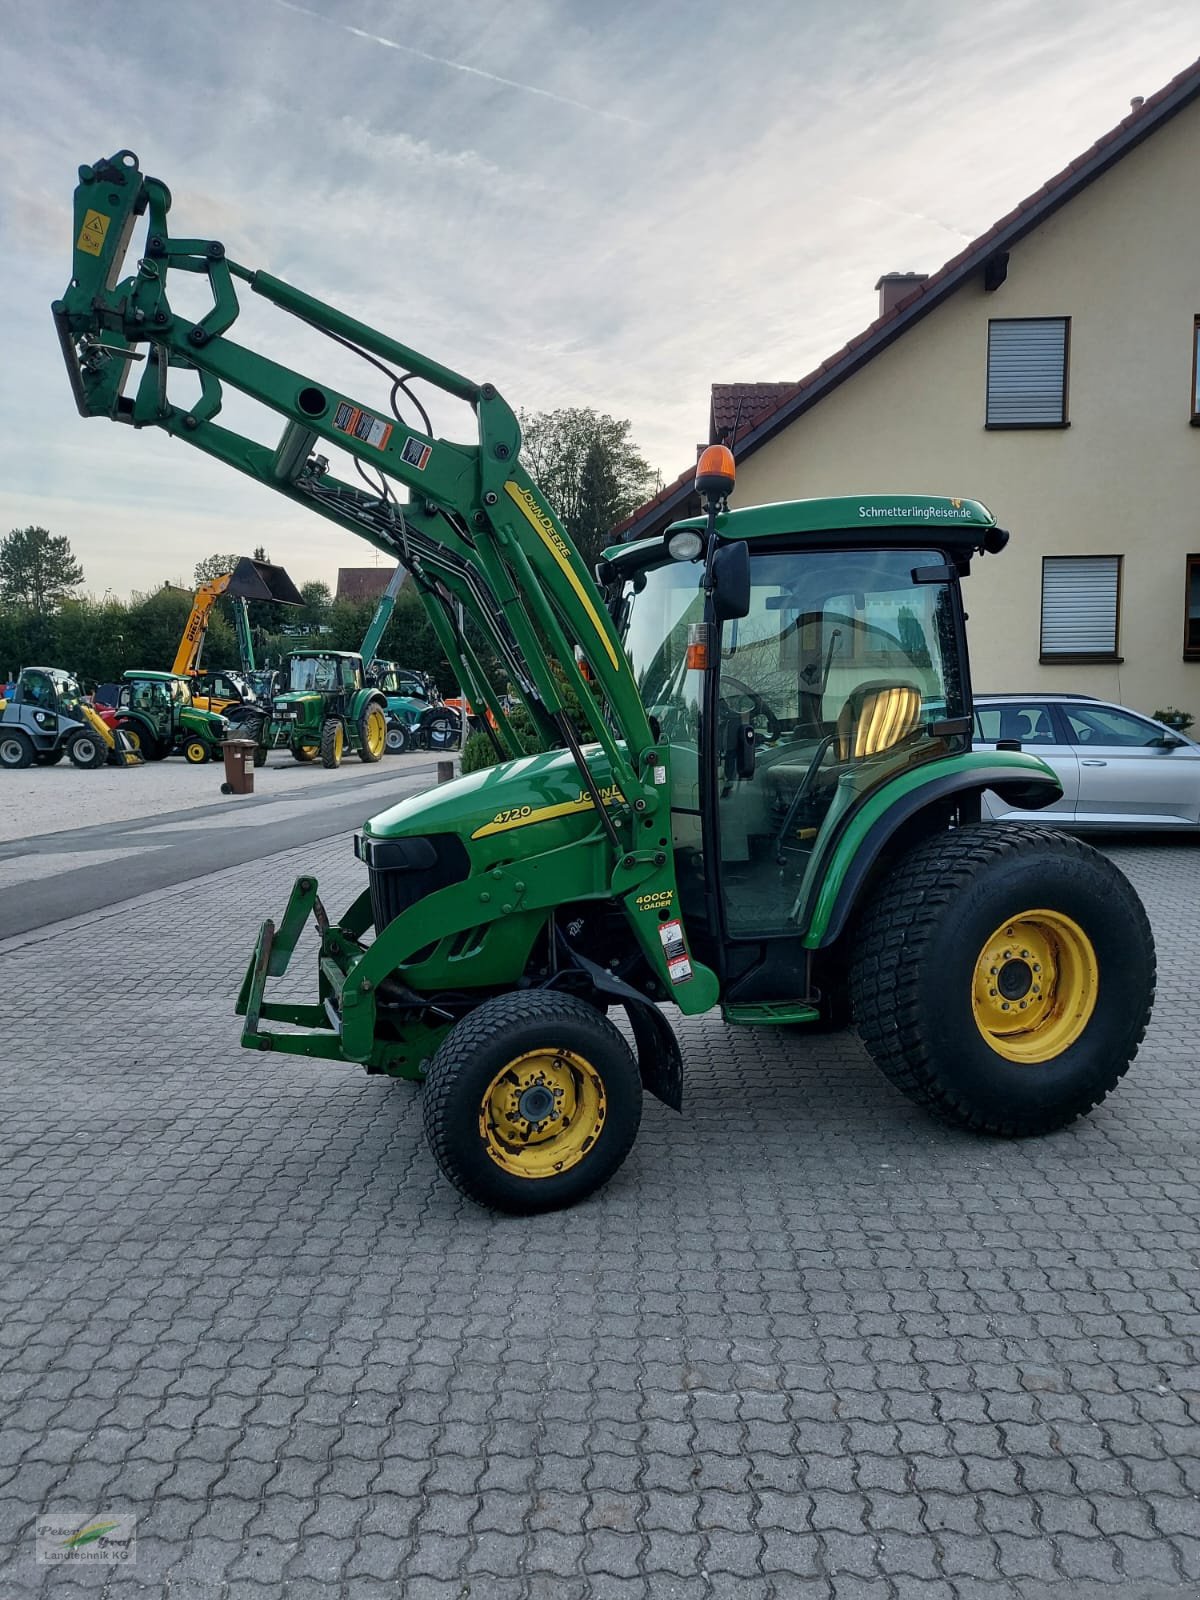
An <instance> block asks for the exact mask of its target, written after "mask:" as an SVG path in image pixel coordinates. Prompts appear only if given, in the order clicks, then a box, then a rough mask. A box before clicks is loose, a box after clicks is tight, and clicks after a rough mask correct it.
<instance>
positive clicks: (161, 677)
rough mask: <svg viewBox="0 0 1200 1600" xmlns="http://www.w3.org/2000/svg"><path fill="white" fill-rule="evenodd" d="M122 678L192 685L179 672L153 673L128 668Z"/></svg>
mask: <svg viewBox="0 0 1200 1600" xmlns="http://www.w3.org/2000/svg"><path fill="white" fill-rule="evenodd" d="M121 676H122V678H153V679H154V681H155V682H156V683H188V684H190V683H191V679H190V678H185V677H183V675H182V674H181V673H178V672H151V671H149V670H143V669H142V668H141V667H127V668H126V669H125V671H124V672H123V673H122V674H121Z"/></svg>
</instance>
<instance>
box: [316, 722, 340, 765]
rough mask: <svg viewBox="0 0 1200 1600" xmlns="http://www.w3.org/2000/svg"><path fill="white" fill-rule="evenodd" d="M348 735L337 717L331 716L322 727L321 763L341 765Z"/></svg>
mask: <svg viewBox="0 0 1200 1600" xmlns="http://www.w3.org/2000/svg"><path fill="white" fill-rule="evenodd" d="M345 741H346V735H345V732H344V730H343V728H342V725H341V723H340V722H339V721H338V720H337V718H336V717H331V718H330V719H329V721H328V722H327V723H326V724H325V726H324V727H323V728H322V729H321V765H322V766H323V767H340V766H341V764H342V750H343V748H344V746H345Z"/></svg>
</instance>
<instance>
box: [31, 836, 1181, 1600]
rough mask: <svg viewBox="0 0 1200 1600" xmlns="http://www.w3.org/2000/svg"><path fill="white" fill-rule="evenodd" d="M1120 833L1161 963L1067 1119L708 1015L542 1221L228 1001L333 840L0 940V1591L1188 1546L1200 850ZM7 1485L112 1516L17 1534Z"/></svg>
mask: <svg viewBox="0 0 1200 1600" xmlns="http://www.w3.org/2000/svg"><path fill="white" fill-rule="evenodd" d="M1114 853H1115V854H1116V856H1117V858H1118V860H1119V861H1120V863H1121V864H1122V866H1123V867H1124V868H1125V869H1126V870H1127V871H1128V872H1129V873H1130V874H1131V876H1132V877H1133V878H1134V880H1135V882H1136V883H1137V885H1138V887H1139V888H1140V890H1141V892H1142V894H1143V896H1144V897H1145V899H1146V902H1147V905H1148V908H1149V910H1150V913H1151V917H1152V919H1153V921H1154V924H1155V931H1156V933H1157V936H1158V940H1159V948H1160V956H1161V963H1162V983H1161V988H1160V995H1159V1003H1158V1009H1157V1012H1156V1016H1155V1021H1154V1024H1153V1026H1152V1029H1151V1032H1150V1035H1149V1037H1148V1039H1147V1042H1146V1045H1145V1048H1144V1051H1143V1054H1142V1056H1141V1058H1140V1059H1139V1061H1138V1062H1137V1063H1136V1065H1135V1067H1134V1069H1133V1072H1132V1074H1131V1076H1130V1077H1129V1079H1128V1080H1127V1081H1126V1083H1125V1085H1124V1086H1123V1087H1122V1088H1121V1089H1120V1090H1119V1091H1118V1093H1117V1094H1116V1095H1115V1096H1114V1097H1113V1099H1112V1100H1110V1102H1109V1103H1108V1105H1107V1106H1106V1107H1104V1108H1102V1109H1101V1110H1100V1111H1099V1112H1098V1113H1096V1114H1095V1115H1094V1116H1093V1117H1092V1118H1091V1119H1090V1120H1089V1121H1087V1122H1085V1123H1082V1124H1080V1125H1079V1126H1078V1127H1077V1128H1075V1129H1072V1130H1070V1131H1068V1132H1066V1133H1063V1134H1060V1135H1058V1136H1056V1137H1054V1138H1050V1139H1044V1140H1041V1141H1038V1142H1029V1143H1022V1144H1003V1143H993V1142H988V1141H980V1140H976V1139H972V1138H968V1137H966V1136H963V1135H959V1134H956V1133H951V1132H946V1131H944V1130H942V1129H940V1128H938V1127H937V1126H935V1125H934V1124H932V1123H930V1122H929V1121H927V1120H926V1119H925V1118H924V1117H923V1116H922V1115H920V1114H919V1113H918V1112H917V1111H915V1110H914V1109H913V1108H911V1107H909V1106H908V1105H907V1103H906V1102H905V1101H903V1100H901V1099H900V1098H899V1097H898V1095H896V1094H895V1093H894V1092H893V1091H892V1090H891V1089H890V1088H889V1087H888V1085H887V1084H886V1083H885V1082H884V1081H883V1080H882V1079H881V1078H880V1077H879V1076H878V1075H877V1074H876V1073H875V1072H874V1071H873V1070H872V1069H871V1067H870V1066H869V1064H868V1063H867V1061H866V1060H865V1057H864V1055H863V1052H862V1050H861V1048H860V1046H859V1045H858V1044H857V1042H856V1041H855V1040H854V1039H853V1038H852V1037H849V1036H846V1037H839V1038H828V1039H815V1040H812V1041H811V1042H808V1043H804V1044H800V1043H797V1042H795V1041H794V1040H793V1039H790V1038H785V1037H782V1036H772V1035H771V1034H770V1033H767V1032H759V1033H755V1032H749V1031H740V1030H727V1029H726V1028H724V1027H723V1026H722V1025H721V1023H720V1022H719V1021H717V1020H712V1019H705V1020H702V1021H697V1022H690V1023H688V1024H687V1025H686V1026H685V1029H684V1032H685V1034H686V1055H687V1060H688V1065H689V1075H690V1076H689V1087H688V1106H687V1109H686V1113H685V1115H684V1116H683V1117H682V1118H677V1117H675V1116H673V1115H672V1114H671V1113H669V1112H667V1111H665V1110H663V1109H662V1108H661V1107H659V1106H658V1105H657V1103H655V1102H650V1103H648V1107H647V1113H646V1118H645V1122H644V1125H643V1131H642V1135H641V1138H640V1140H639V1143H638V1145H637V1147H636V1149H635V1151H634V1154H633V1156H632V1158H631V1159H630V1161H629V1162H628V1164H627V1165H626V1167H625V1168H624V1169H623V1171H622V1173H621V1174H620V1175H619V1177H618V1179H617V1180H616V1181H615V1182H614V1183H613V1184H612V1185H611V1186H610V1187H609V1188H608V1189H607V1190H606V1191H605V1192H604V1193H603V1194H602V1195H601V1196H599V1197H598V1198H597V1199H596V1200H595V1201H593V1202H592V1203H590V1204H588V1205H586V1206H584V1207H581V1208H580V1209H578V1210H576V1211H574V1212H571V1213H564V1214H560V1215H556V1216H551V1217H548V1218H543V1219H538V1220H533V1221H520V1220H509V1219H498V1218H495V1217H492V1216H489V1215H486V1214H484V1213H482V1212H480V1211H478V1210H475V1209H473V1208H471V1207H470V1206H468V1205H467V1204H466V1203H465V1202H463V1201H461V1200H460V1199H459V1197H458V1196H457V1195H456V1194H455V1192H454V1191H453V1190H451V1189H450V1188H448V1187H447V1186H446V1185H445V1184H444V1183H443V1182H441V1181H440V1179H439V1178H438V1176H437V1174H436V1172H435V1169H434V1167H433V1163H432V1161H431V1160H430V1158H429V1156H428V1155H427V1154H426V1152H425V1150H424V1148H423V1145H422V1142H421V1138H420V1133H419V1125H418V1117H417V1109H418V1108H417V1104H416V1099H417V1094H418V1091H416V1090H414V1089H412V1088H410V1087H408V1086H406V1085H401V1084H392V1083H389V1082H387V1081H381V1080H378V1079H369V1078H367V1077H366V1076H365V1075H363V1074H360V1073H358V1072H356V1071H353V1070H351V1069H348V1068H346V1069H338V1068H332V1067H328V1066H317V1065H307V1064H305V1063H303V1062H300V1061H288V1060H284V1059H280V1060H273V1059H271V1058H270V1057H267V1056H262V1055H255V1054H251V1053H248V1052H244V1051H241V1050H239V1049H238V1048H237V1046H236V1043H235V1038H236V1032H235V1025H234V1023H233V1021H232V1020H231V1018H230V1017H229V1014H228V1013H229V1002H230V993H231V991H232V989H233V987H234V986H235V981H236V974H237V972H238V970H239V967H240V964H241V962H242V960H243V958H244V957H245V955H246V954H247V952H248V949H249V945H250V942H251V939H252V934H253V928H254V925H255V923H256V921H257V919H258V918H259V917H260V916H261V915H264V914H266V913H267V912H269V911H272V910H277V909H279V908H281V906H282V903H283V899H284V896H285V894H286V889H287V886H288V884H289V883H290V880H291V877H292V876H293V875H294V874H295V873H296V872H297V871H298V870H299V869H300V867H301V866H302V865H303V866H313V865H316V866H317V867H318V869H320V871H321V875H322V883H323V888H324V889H327V890H328V895H327V899H328V903H329V904H330V905H331V907H332V906H334V905H337V906H340V905H341V904H343V903H344V902H345V900H346V899H348V898H349V895H350V893H351V891H352V888H353V887H355V886H356V884H357V872H358V870H359V869H358V868H357V866H356V864H355V863H354V862H353V860H352V859H351V858H350V856H349V852H348V848H347V845H346V843H345V842H344V841H343V842H339V843H337V844H336V845H335V844H332V843H327V844H324V845H319V846H308V847H306V848H305V849H303V850H300V851H297V852H293V853H291V854H289V855H285V856H277V857H274V858H272V859H271V860H269V861H267V862H264V863H261V864H258V865H256V866H252V867H251V866H246V867H240V868H237V869H235V870H232V871H229V872H224V873H217V874H213V875H211V876H208V877H205V878H202V879H198V880H196V881H195V882H193V883H190V884H187V885H183V886H180V887H176V888H172V889H168V890H165V891H163V892H161V893H160V894H158V895H156V896H153V897H150V898H148V899H145V900H143V901H140V902H133V903H130V904H127V905H123V906H120V907H116V908H110V909H109V910H107V911H101V912H97V913H95V914H93V915H91V916H89V917H87V918H84V919H81V920H80V921H79V922H78V923H76V924H75V925H64V926H60V927H59V928H57V929H53V928H47V929H43V930H41V931H40V932H37V933H33V934H29V935H26V936H24V937H23V939H22V940H20V941H15V942H14V943H13V944H10V945H9V946H5V947H0V1012H2V1013H3V1017H2V1020H3V1033H2V1034H0V1037H2V1038H3V1040H4V1048H3V1062H2V1063H0V1093H2V1095H3V1099H2V1101H0V1105H2V1107H3V1114H2V1117H0V1140H2V1142H3V1146H4V1151H3V1158H2V1165H0V1422H2V1427H0V1595H3V1596H4V1597H5V1600H8V1597H9V1596H14V1595H25V1594H32V1593H42V1592H45V1593H48V1594H49V1593H52V1594H54V1595H56V1596H57V1595H59V1594H60V1593H62V1594H71V1593H76V1592H79V1593H83V1592H89V1593H92V1592H99V1591H100V1590H101V1588H102V1587H103V1588H105V1590H106V1592H107V1593H111V1594H114V1595H124V1594H127V1593H128V1594H134V1593H139V1592H140V1593H146V1594H152V1595H166V1594H169V1595H171V1596H172V1597H183V1596H201V1595H203V1596H225V1595H229V1596H239V1597H240V1596H243V1595H245V1596H263V1597H268V1596H272V1597H273V1596H279V1595H284V1594H286V1595H287V1596H297V1597H298V1596H308V1595H310V1594H312V1595H318V1594H320V1595H322V1596H329V1595H343V1596H347V1597H350V1600H371V1597H374V1596H376V1595H379V1596H383V1595H387V1596H391V1597H393V1600H394V1597H397V1596H403V1600H423V1597H426V1596H429V1597H433V1596H437V1597H446V1600H451V1597H453V1600H464V1597H467V1596H472V1597H475V1600H508V1597H512V1600H516V1597H521V1600H533V1597H543V1596H544V1597H546V1600H550V1597H553V1600H577V1597H578V1600H582V1597H584V1596H588V1597H591V1596H595V1597H597V1600H603V1597H610V1596H611V1597H614V1600H616V1597H621V1600H626V1597H628V1600H635V1597H646V1596H653V1597H658V1596H663V1597H668V1596H679V1597H688V1600H691V1597H695V1600H705V1597H710V1596H730V1597H733V1596H736V1597H737V1600H759V1597H766V1596H775V1597H780V1600H782V1597H789V1596H793V1595H794V1596H803V1597H806V1600H807V1597H810V1596H811V1597H813V1600H825V1597H829V1596H835V1597H837V1600H849V1597H858V1596H877V1597H879V1600H884V1597H892V1596H914V1597H919V1600H942V1597H950V1596H987V1597H992V1596H996V1597H1006V1596H1014V1597H1015V1596H1021V1597H1028V1596H1031V1595H1036V1594H1041V1593H1043V1592H1047V1593H1050V1594H1053V1595H1055V1596H1062V1597H1065V1596H1067V1595H1070V1596H1079V1597H1084V1596H1094V1595H1096V1594H1097V1593H1098V1592H1101V1591H1106V1592H1107V1591H1108V1590H1109V1589H1111V1592H1113V1593H1116V1592H1117V1591H1118V1590H1119V1591H1120V1593H1121V1594H1122V1596H1125V1595H1134V1596H1136V1595H1144V1596H1148V1595H1159V1594H1177V1593H1180V1592H1183V1593H1193V1592H1197V1590H1200V1498H1198V1496H1200V1273H1198V1270H1197V1249H1198V1243H1200V1228H1198V1223H1200V1189H1198V1179H1200V1089H1198V1087H1197V1069H1196V1053H1197V1038H1198V1036H1200V987H1198V985H1197V971H1198V968H1200V960H1198V954H1200V852H1198V851H1197V850H1196V848H1195V846H1194V845H1192V844H1187V845H1179V844H1166V843H1154V844H1150V845H1146V846H1144V847H1129V846H1122V847H1121V848H1120V849H1118V850H1117V851H1115V852H1114ZM326 879H328V882H326ZM39 1513H58V1514H62V1515H63V1516H65V1517H69V1518H75V1519H78V1520H79V1521H80V1522H83V1521H84V1520H85V1519H91V1518H95V1517H97V1516H99V1515H101V1514H111V1515H114V1516H122V1515H124V1516H131V1517H134V1518H136V1539H137V1544H136V1563H135V1564H133V1565H128V1566H115V1565H108V1564H104V1563H95V1564H91V1565H85V1564H84V1563H83V1562H74V1563H71V1564H68V1565H62V1566H56V1567H54V1566H39V1565H36V1564H35V1562H34V1536H33V1529H32V1521H33V1518H34V1516H35V1515H36V1514H39ZM1045 1586H1049V1587H1048V1588H1045Z"/></svg>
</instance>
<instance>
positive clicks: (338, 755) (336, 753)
mask: <svg viewBox="0 0 1200 1600" xmlns="http://www.w3.org/2000/svg"><path fill="white" fill-rule="evenodd" d="M345 742H346V735H345V734H344V733H343V732H342V725H341V723H340V722H339V723H338V725H337V727H336V728H335V729H334V730H333V758H334V760H335V761H340V760H341V759H342V746H343V745H344V744H345Z"/></svg>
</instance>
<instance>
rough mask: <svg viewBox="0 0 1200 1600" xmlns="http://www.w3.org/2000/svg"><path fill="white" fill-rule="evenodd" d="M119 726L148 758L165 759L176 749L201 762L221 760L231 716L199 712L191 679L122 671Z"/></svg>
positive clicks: (118, 697)
mask: <svg viewBox="0 0 1200 1600" xmlns="http://www.w3.org/2000/svg"><path fill="white" fill-rule="evenodd" d="M116 726H117V727H118V728H119V729H120V730H121V731H122V732H123V733H124V734H125V735H126V736H127V737H128V739H129V740H130V742H131V744H132V745H133V746H134V748H135V749H136V750H138V751H139V752H140V753H141V755H142V756H143V757H144V759H145V760H147V761H161V760H162V759H163V758H164V757H165V756H169V755H174V754H175V753H176V751H178V752H179V753H180V754H181V755H182V756H183V757H184V759H185V760H186V761H190V762H191V763H192V764H193V765H198V764H199V763H200V762H203V761H219V760H220V759H221V744H222V741H223V740H224V739H225V738H226V737H227V736H228V734H229V721H228V719H227V718H226V717H223V716H220V715H219V714H218V713H217V712H215V711H198V710H197V709H196V707H195V706H194V705H193V704H192V689H191V684H190V683H189V682H188V680H187V679H186V678H181V677H177V676H176V674H175V673H173V672H142V671H139V670H138V669H136V668H131V669H130V670H129V671H128V672H126V673H124V674H123V675H122V681H121V687H120V691H119V693H118V696H117V720H116Z"/></svg>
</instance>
